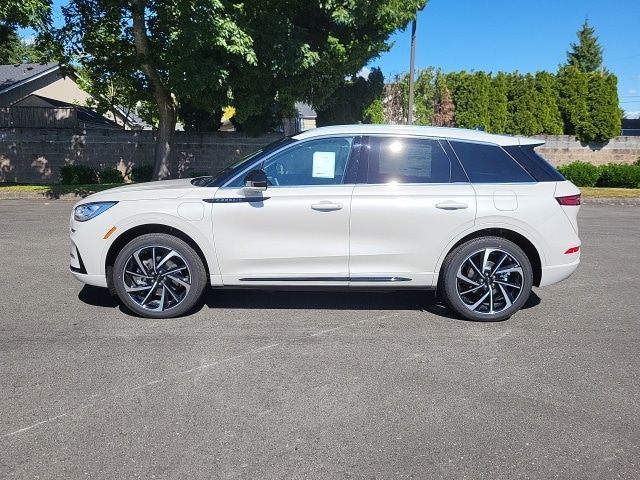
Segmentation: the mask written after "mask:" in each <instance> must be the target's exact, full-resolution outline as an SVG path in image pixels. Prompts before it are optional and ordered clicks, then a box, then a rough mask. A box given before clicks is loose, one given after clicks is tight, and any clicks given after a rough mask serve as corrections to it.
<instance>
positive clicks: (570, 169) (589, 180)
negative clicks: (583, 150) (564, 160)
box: [558, 162, 600, 187]
mask: <svg viewBox="0 0 640 480" xmlns="http://www.w3.org/2000/svg"><path fill="white" fill-rule="evenodd" d="M558 171H559V172H560V173H561V174H562V175H563V176H564V178H566V179H567V180H569V181H570V182H572V183H573V184H574V185H577V186H578V187H595V186H596V183H597V182H598V178H600V169H599V168H598V167H596V166H595V165H592V164H590V163H586V162H573V163H570V164H568V165H561V166H559V167H558Z"/></svg>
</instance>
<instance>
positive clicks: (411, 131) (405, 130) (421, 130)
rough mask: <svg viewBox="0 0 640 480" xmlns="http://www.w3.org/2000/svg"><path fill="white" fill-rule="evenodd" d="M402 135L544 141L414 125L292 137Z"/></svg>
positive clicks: (344, 127) (527, 142)
mask: <svg viewBox="0 0 640 480" xmlns="http://www.w3.org/2000/svg"><path fill="white" fill-rule="evenodd" d="M345 134H347V135H349V134H350V135H403V136H421V137H436V138H449V139H456V140H470V141H477V142H486V143H494V144H497V145H503V146H506V145H542V144H543V143H544V140H540V139H537V138H525V137H511V136H509V135H494V134H491V133H486V132H482V131H480V130H466V129H464V128H447V127H422V126H414V125H365V124H359V125H336V126H332V127H320V128H313V129H311V130H305V131H304V132H302V133H299V134H297V135H294V136H293V138H295V139H297V140H302V139H305V138H314V137H321V136H325V135H329V136H333V135H345Z"/></svg>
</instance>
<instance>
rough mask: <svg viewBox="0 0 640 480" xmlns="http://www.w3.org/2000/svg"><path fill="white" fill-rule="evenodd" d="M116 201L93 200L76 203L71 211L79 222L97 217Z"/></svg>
mask: <svg viewBox="0 0 640 480" xmlns="http://www.w3.org/2000/svg"><path fill="white" fill-rule="evenodd" d="M116 203H118V202H94V203H85V204H84V205H78V206H77V207H76V208H75V210H74V211H73V218H75V219H76V220H77V221H79V222H86V221H87V220H91V219H92V218H93V217H97V216H98V215H100V214H101V213H102V212H104V211H106V210H109V209H110V208H111V207H113V206H114V205H115V204H116Z"/></svg>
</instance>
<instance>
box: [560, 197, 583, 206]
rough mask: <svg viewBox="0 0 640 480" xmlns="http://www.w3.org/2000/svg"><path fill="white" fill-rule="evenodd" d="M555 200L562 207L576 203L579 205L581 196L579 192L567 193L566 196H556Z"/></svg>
mask: <svg viewBox="0 0 640 480" xmlns="http://www.w3.org/2000/svg"><path fill="white" fill-rule="evenodd" d="M556 200H557V201H558V203H559V204H560V205H562V206H564V207H571V206H573V207H575V206H576V205H580V203H581V200H582V196H581V195H580V194H577V195H568V196H566V197H556Z"/></svg>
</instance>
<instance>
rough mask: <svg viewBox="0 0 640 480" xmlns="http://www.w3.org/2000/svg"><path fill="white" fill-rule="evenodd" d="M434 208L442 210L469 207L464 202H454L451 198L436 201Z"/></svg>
mask: <svg viewBox="0 0 640 480" xmlns="http://www.w3.org/2000/svg"><path fill="white" fill-rule="evenodd" d="M436 208H440V209H442V210H462V209H463V208H469V205H468V204H466V203H460V202H455V201H453V200H447V201H446V202H440V203H436Z"/></svg>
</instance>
